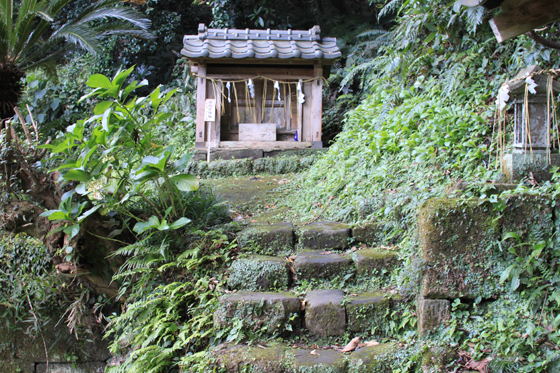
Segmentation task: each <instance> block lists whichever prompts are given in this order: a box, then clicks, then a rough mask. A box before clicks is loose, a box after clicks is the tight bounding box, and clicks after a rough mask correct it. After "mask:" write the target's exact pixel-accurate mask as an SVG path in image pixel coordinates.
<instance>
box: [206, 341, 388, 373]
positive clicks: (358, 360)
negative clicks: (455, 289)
mask: <svg viewBox="0 0 560 373" xmlns="http://www.w3.org/2000/svg"><path fill="white" fill-rule="evenodd" d="M397 352H398V346H397V345H396V344H393V343H387V344H379V345H376V346H370V347H363V348H358V349H357V350H356V351H354V352H352V353H348V354H344V353H342V352H339V351H335V350H321V349H300V348H291V347H289V346H286V345H284V344H281V343H278V342H272V343H269V344H267V345H264V346H263V345H260V346H247V345H221V346H218V347H217V348H216V349H214V350H213V351H211V352H209V354H210V360H211V361H212V363H213V364H214V367H213V368H216V369H220V371H225V372H228V373H234V372H235V373H238V372H248V373H257V372H258V373H288V372H290V373H371V372H376V373H377V372H380V373H385V372H387V373H389V372H392V366H391V365H392V362H393V358H394V355H395V353H397Z"/></svg>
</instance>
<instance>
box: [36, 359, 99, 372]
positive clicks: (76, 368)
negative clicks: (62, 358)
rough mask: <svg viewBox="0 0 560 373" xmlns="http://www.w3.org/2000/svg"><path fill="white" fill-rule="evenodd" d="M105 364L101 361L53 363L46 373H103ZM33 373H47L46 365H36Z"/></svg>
mask: <svg viewBox="0 0 560 373" xmlns="http://www.w3.org/2000/svg"><path fill="white" fill-rule="evenodd" d="M104 372H105V363H104V362H102V361H98V362H93V363H78V364H72V363H54V364H49V371H48V373H104ZM35 373H47V364H44V363H41V364H37V369H36V371H35Z"/></svg>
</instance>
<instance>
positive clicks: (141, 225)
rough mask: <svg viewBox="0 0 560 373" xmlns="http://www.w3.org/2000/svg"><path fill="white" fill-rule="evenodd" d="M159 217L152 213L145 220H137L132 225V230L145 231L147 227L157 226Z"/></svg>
mask: <svg viewBox="0 0 560 373" xmlns="http://www.w3.org/2000/svg"><path fill="white" fill-rule="evenodd" d="M159 225H160V224H159V219H158V218H157V216H155V215H152V216H151V217H150V218H149V219H148V221H146V222H138V223H136V224H135V225H134V228H132V230H133V231H134V232H136V233H138V234H140V233H143V232H145V231H146V230H148V229H152V228H157V227H159Z"/></svg>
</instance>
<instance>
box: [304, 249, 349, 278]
mask: <svg viewBox="0 0 560 373" xmlns="http://www.w3.org/2000/svg"><path fill="white" fill-rule="evenodd" d="M294 270H295V273H296V278H297V279H298V280H312V279H321V280H330V279H333V278H334V277H337V276H344V275H345V274H346V273H347V272H348V271H350V270H353V267H352V262H351V260H350V258H349V257H348V256H346V255H344V254H336V253H330V254H322V253H321V251H302V252H299V253H298V254H297V257H296V259H295V260H294Z"/></svg>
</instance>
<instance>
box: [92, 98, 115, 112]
mask: <svg viewBox="0 0 560 373" xmlns="http://www.w3.org/2000/svg"><path fill="white" fill-rule="evenodd" d="M111 105H113V103H112V102H111V101H101V102H100V103H98V104H97V105H95V108H94V109H93V113H94V114H95V115H101V114H103V113H104V112H105V111H106V110H107V109H109V107H111Z"/></svg>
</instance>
